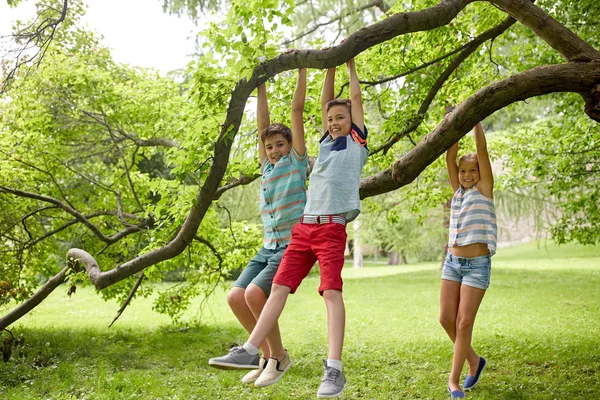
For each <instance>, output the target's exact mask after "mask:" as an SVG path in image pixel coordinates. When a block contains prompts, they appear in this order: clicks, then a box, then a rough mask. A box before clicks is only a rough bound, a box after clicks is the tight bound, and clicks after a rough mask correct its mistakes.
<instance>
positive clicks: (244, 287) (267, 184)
mask: <svg viewBox="0 0 600 400" xmlns="http://www.w3.org/2000/svg"><path fill="white" fill-rule="evenodd" d="M305 97H306V68H302V69H300V70H299V71H298V81H297V84H296V90H295V92H294V97H293V98H292V112H291V114H292V115H291V116H292V129H291V130H290V128H288V127H287V126H285V125H283V124H272V125H271V123H270V115H269V108H268V104H267V93H266V87H265V85H264V84H262V85H260V86H259V87H258V103H257V123H258V134H259V137H258V155H259V157H260V162H261V173H262V179H261V182H260V213H261V217H262V220H263V225H264V240H263V247H262V248H261V249H260V250H259V252H258V253H257V254H256V256H255V257H254V258H253V259H252V260H250V262H249V263H248V265H247V266H246V268H245V269H244V270H243V271H242V273H241V275H240V277H239V278H238V279H237V281H236V282H235V283H234V285H233V286H234V287H233V288H232V289H231V290H230V292H229V293H228V295H227V302H228V303H229V306H230V307H231V310H232V311H233V313H234V314H235V316H236V317H237V319H238V320H239V321H240V323H241V324H242V326H243V327H244V328H245V329H246V330H247V331H248V333H252V330H253V329H254V326H255V325H256V321H257V319H258V317H259V315H260V313H261V312H262V309H263V307H264V305H265V303H266V301H267V296H269V294H270V291H271V285H272V282H273V277H274V276H275V273H276V272H277V269H278V268H279V264H280V262H281V258H282V256H283V253H284V250H285V249H286V247H287V245H288V244H289V242H290V239H291V236H292V235H291V230H292V227H293V226H294V225H295V224H296V223H297V222H299V221H300V218H301V217H302V212H303V210H304V206H305V204H306V177H307V173H308V157H307V156H306V145H305V142H304V121H303V118H302V114H303V112H304V102H305ZM261 350H262V357H261V358H260V359H259V358H258V357H255V358H253V359H252V360H249V361H248V362H247V363H246V365H240V364H237V363H232V362H231V361H230V360H229V359H228V356H225V357H217V358H211V359H210V360H209V365H211V366H213V367H216V368H222V369H253V370H252V371H250V372H249V373H248V374H246V375H245V376H244V377H243V378H242V382H244V383H252V382H254V384H255V385H256V386H268V385H271V384H273V383H275V382H277V381H278V380H279V379H281V377H282V376H283V374H284V373H285V371H287V369H288V368H289V367H290V366H291V360H290V357H289V355H288V353H287V351H286V350H285V349H284V348H283V345H282V342H281V336H280V333H279V326H278V325H277V324H275V326H274V327H273V328H272V329H271V331H270V332H269V334H268V336H267V339H266V342H265V343H263V345H262V346H261Z"/></svg>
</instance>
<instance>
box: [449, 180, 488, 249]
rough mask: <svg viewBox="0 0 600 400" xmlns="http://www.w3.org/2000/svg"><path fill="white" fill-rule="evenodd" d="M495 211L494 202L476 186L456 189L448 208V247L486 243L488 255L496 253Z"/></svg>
mask: <svg viewBox="0 0 600 400" xmlns="http://www.w3.org/2000/svg"><path fill="white" fill-rule="evenodd" d="M496 235H497V227H496V211H495V208H494V200H493V199H489V198H487V197H485V196H484V195H482V194H481V193H480V192H479V190H477V185H474V186H473V187H472V188H470V189H467V190H465V189H463V188H462V186H460V187H459V188H458V190H457V191H456V193H454V197H452V204H451V206H450V237H449V238H448V247H455V246H466V245H468V244H473V243H486V244H487V246H488V250H489V251H490V255H492V256H493V255H494V254H495V253H496Z"/></svg>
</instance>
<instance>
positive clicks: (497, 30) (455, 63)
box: [369, 17, 516, 155]
mask: <svg viewBox="0 0 600 400" xmlns="http://www.w3.org/2000/svg"><path fill="white" fill-rule="evenodd" d="M515 22H516V21H515V19H514V18H512V17H508V18H506V19H505V20H504V21H503V22H502V23H500V24H499V25H498V26H495V27H494V28H492V29H488V30H487V31H485V32H484V33H482V34H481V35H479V36H477V37H476V38H475V39H473V40H472V41H470V42H469V43H468V44H467V45H466V46H464V50H463V51H462V52H461V53H460V54H459V55H458V56H457V57H456V58H455V59H454V60H452V62H451V63H450V65H448V66H447V67H446V69H444V71H443V72H442V74H441V75H440V76H439V77H438V79H437V80H436V81H435V83H434V84H433V86H432V87H431V88H430V89H429V92H428V93H427V96H425V99H424V100H423V102H422V103H421V106H420V107H419V109H418V110H417V113H416V116H415V117H414V118H413V119H412V121H411V122H410V124H409V125H408V126H406V127H405V128H404V129H403V130H401V131H400V132H398V133H397V134H395V135H394V136H392V137H390V138H389V139H388V140H387V142H386V143H384V144H383V145H381V146H380V147H379V148H377V149H375V150H373V151H372V152H371V153H370V154H369V155H373V154H377V153H379V152H380V151H383V154H387V152H388V150H389V149H390V148H391V147H392V146H393V145H394V144H396V143H397V142H398V141H399V140H400V139H402V138H403V137H405V136H406V135H408V134H410V133H412V132H414V131H416V130H417V129H418V128H419V126H420V125H421V123H422V122H423V120H424V119H425V115H426V113H427V110H428V109H429V106H430V105H431V103H432V102H433V99H435V96H436V95H437V93H438V92H439V90H440V89H441V88H442V86H443V85H444V83H445V82H446V81H447V80H448V78H450V76H451V75H452V74H453V73H454V71H456V70H457V69H458V67H460V65H461V64H462V63H463V61H465V60H466V59H467V58H468V57H469V56H470V55H471V54H473V53H474V52H475V50H477V49H478V48H479V46H481V44H483V43H485V42H486V41H488V40H490V39H494V38H496V37H498V36H500V35H501V34H502V33H504V32H505V31H506V30H507V29H508V28H510V27H511V26H512V25H513V24H514V23H515Z"/></svg>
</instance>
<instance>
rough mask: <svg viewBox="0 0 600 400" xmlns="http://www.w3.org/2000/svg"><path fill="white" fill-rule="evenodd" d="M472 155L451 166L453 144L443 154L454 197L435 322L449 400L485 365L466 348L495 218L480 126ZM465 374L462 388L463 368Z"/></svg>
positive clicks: (485, 277)
mask: <svg viewBox="0 0 600 400" xmlns="http://www.w3.org/2000/svg"><path fill="white" fill-rule="evenodd" d="M474 135H475V146H476V148H477V153H474V154H467V155H464V156H463V157H461V159H460V160H459V162H458V165H457V163H456V157H457V154H458V143H456V144H454V145H453V146H452V147H451V148H450V149H449V150H448V152H447V153H446V165H447V167H448V177H449V179H450V184H451V185H452V190H454V197H453V198H452V205H451V211H450V235H449V241H448V254H447V256H446V259H445V260H444V266H443V268H442V285H441V293H440V323H441V324H442V326H443V327H444V329H445V330H446V333H447V334H448V336H449V337H450V339H451V340H452V341H453V342H454V355H453V358H452V371H451V372H450V377H449V378H448V391H449V392H450V396H451V398H452V399H459V398H463V397H464V392H463V390H469V389H472V388H473V387H474V386H475V385H476V384H477V383H478V382H479V378H480V377H481V373H482V371H483V369H484V368H485V364H486V361H485V359H484V358H483V357H480V356H478V355H477V353H475V351H474V350H473V348H472V347H471V337H472V333H473V324H474V322H475V316H476V315H477V310H478V309H479V305H480V304H481V301H482V300H483V296H484V294H485V291H486V289H487V288H488V286H489V284H490V270H491V256H492V255H494V253H495V252H496V214H495V211H494V200H493V198H492V191H493V188H494V177H493V175H492V166H491V162H490V158H489V155H488V152H487V145H486V141H485V135H484V133H483V128H482V127H481V124H480V123H479V124H477V125H476V126H475V129H474ZM465 361H467V363H468V365H469V373H468V375H467V377H466V378H465V380H464V382H463V385H462V389H461V387H460V384H459V379H460V374H461V372H462V369H463V365H464V363H465Z"/></svg>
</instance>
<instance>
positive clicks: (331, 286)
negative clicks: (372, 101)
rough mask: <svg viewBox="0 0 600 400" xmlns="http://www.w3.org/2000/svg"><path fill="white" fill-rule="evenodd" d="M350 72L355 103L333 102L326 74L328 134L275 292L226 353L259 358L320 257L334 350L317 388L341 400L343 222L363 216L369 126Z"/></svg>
mask: <svg viewBox="0 0 600 400" xmlns="http://www.w3.org/2000/svg"><path fill="white" fill-rule="evenodd" d="M346 65H347V67H348V73H349V76H350V100H346V99H335V100H334V80H335V71H336V69H335V68H331V69H329V70H328V71H327V74H326V77H325V84H324V86H323V92H322V96H321V103H322V106H323V109H322V111H321V114H322V117H323V133H324V135H323V137H322V138H321V145H320V148H319V156H318V158H317V160H316V162H315V165H314V167H313V170H312V173H311V177H310V185H309V188H308V200H307V203H306V207H305V208H304V215H303V216H302V219H301V223H300V224H297V225H295V226H294V228H293V230H292V240H291V242H290V244H289V245H288V248H287V249H286V251H285V254H284V256H283V259H282V261H281V266H280V267H279V270H278V271H277V274H276V275H275V278H274V279H273V287H272V290H271V296H270V297H269V300H268V301H267V304H266V305H265V308H264V311H263V312H262V314H261V315H260V318H259V319H258V322H257V324H256V327H255V328H254V330H253V331H252V333H251V334H250V338H249V339H248V341H247V342H246V343H244V345H243V346H240V347H235V348H233V349H232V350H231V351H230V353H229V354H228V355H226V356H224V357H222V358H227V359H228V360H229V361H230V362H231V363H235V364H238V365H245V364H248V363H249V362H251V361H252V360H253V359H256V357H258V347H259V346H260V345H261V344H262V343H263V342H264V340H265V338H267V337H268V333H269V332H270V331H271V330H272V328H273V327H274V326H276V324H277V319H278V318H279V316H280V315H281V312H282V311H283V307H284V306H285V302H286V300H287V296H288V295H289V294H290V293H294V292H295V291H296V289H297V288H298V286H299V285H300V283H301V282H302V280H303V279H304V278H305V277H306V275H308V273H309V271H310V269H311V268H312V266H313V265H314V263H315V261H317V260H318V261H319V266H320V272H321V284H320V286H319V293H320V294H321V295H322V296H323V299H324V300H325V304H326V306H327V330H328V339H329V354H328V357H327V360H324V361H325V373H324V377H323V380H322V383H321V386H320V387H319V390H318V392H317V397H319V398H334V397H338V396H339V395H341V394H342V392H343V391H344V388H345V386H346V379H345V378H344V374H343V372H342V361H341V360H342V347H343V342H344V326H345V308H344V301H343V298H342V277H341V273H342V268H343V266H344V251H345V247H346V224H347V223H348V222H350V221H352V220H354V219H355V218H356V217H357V216H358V214H359V213H360V197H359V186H360V175H361V172H362V167H363V165H364V164H365V161H366V159H367V155H368V150H367V146H366V144H367V143H366V138H367V130H366V128H365V125H364V114H363V106H362V98H361V92H360V85H359V82H358V76H357V75H356V68H355V65H354V60H353V59H352V60H350V61H348V62H347V63H346Z"/></svg>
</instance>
